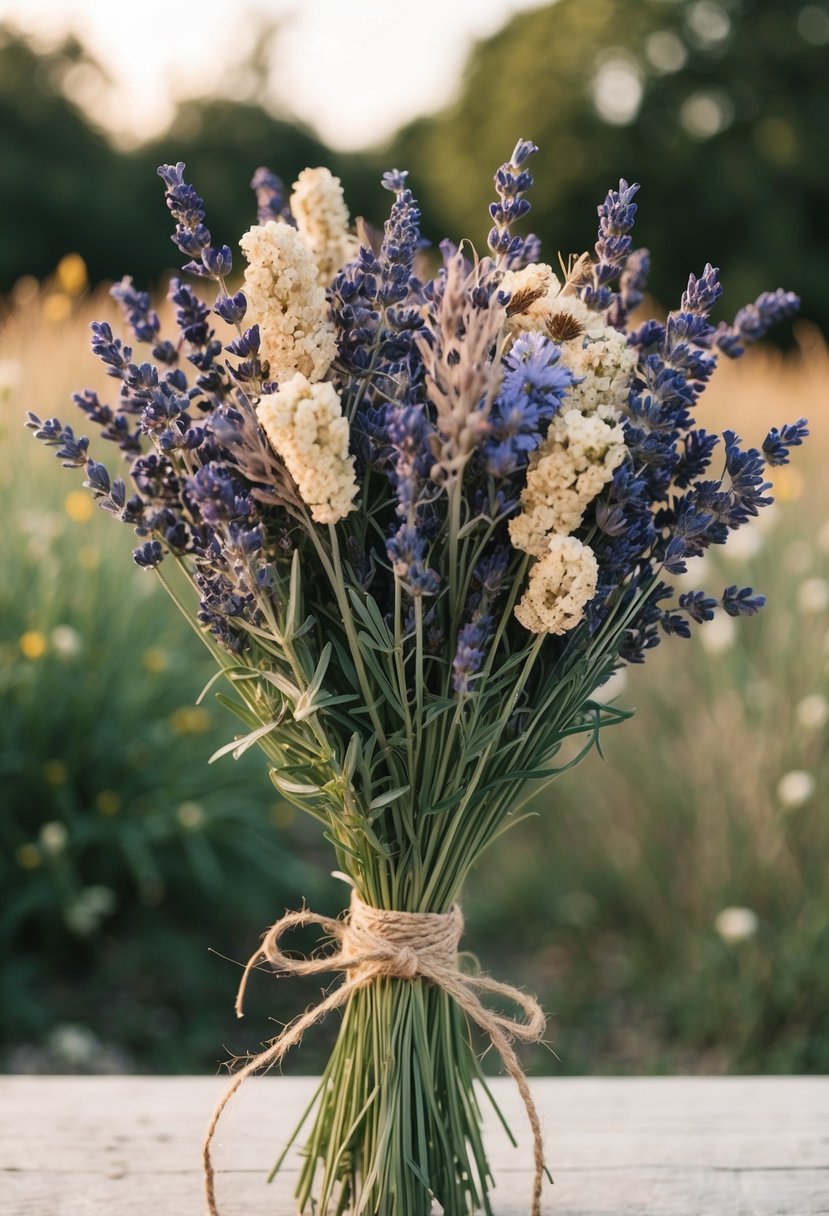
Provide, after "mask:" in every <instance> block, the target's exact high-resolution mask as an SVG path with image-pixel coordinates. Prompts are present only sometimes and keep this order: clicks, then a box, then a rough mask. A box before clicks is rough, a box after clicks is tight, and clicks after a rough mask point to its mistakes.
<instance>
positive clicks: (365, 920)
mask: <svg viewBox="0 0 829 1216" xmlns="http://www.w3.org/2000/svg"><path fill="white" fill-rule="evenodd" d="M304 925H318V926H319V927H320V928H321V929H323V930H324V931H325V933H326V934H329V935H330V936H331V937H332V938H334V939H335V940H336V941H338V942H339V949H338V950H336V951H335V952H334V953H331V954H327V955H324V956H322V957H320V958H291V957H289V956H288V955H286V954H283V953H282V950H281V949H280V945H279V943H280V940H281V938H282V937H283V936H284V934H285V933H287V932H289V930H291V929H298V928H300V927H302V926H304ZM462 932H463V915H462V914H461V910H460V908H459V906H458V905H457V904H454V905H453V907H452V909H451V910H450V911H449V912H393V911H389V910H388V909H380V908H371V907H369V905H368V904H365V903H363V901H362V900H361V899H360V898H359V896H358V895H357V894H356V892H354V893H353V894H352V898H351V907H350V910H349V913H348V915H347V917H346V918H345V919H337V920H334V919H332V918H331V917H328V916H318V915H317V914H316V913H315V912H310V911H303V912H288V913H286V915H285V916H283V917H282V918H281V920H278V921H277V922H276V924H275V925H273V926H272V927H271V928H270V929H269V930H268V932H267V933H266V934H265V936H264V938H263V940H262V945H261V946H260V947H259V949H258V950H257V951H256V953H255V954H254V955H253V956H252V957H251V958H250V959H249V960H248V963H247V966H246V967H245V970H244V972H243V974H242V980H241V983H240V984H239V991H238V993H237V995H236V1015H237V1017H242V1016H243V1005H244V999H245V990H246V988H247V983H248V978H249V976H250V973H251V971H253V970H254V968H255V967H257V966H258V965H259V963H260V962H268V963H270V964H271V966H272V967H273V968H274V969H275V970H276V971H278V972H282V973H283V974H287V975H316V974H319V973H320V972H323V971H343V972H345V974H346V978H345V980H344V981H343V983H342V984H340V986H339V987H338V988H335V989H334V991H333V992H331V993H329V994H328V996H326V997H324V998H323V999H322V1000H321V1001H320V1002H319V1004H318V1005H314V1006H312V1008H310V1009H308V1010H306V1012H305V1013H303V1014H301V1015H300V1016H299V1017H297V1018H295V1019H294V1021H293V1022H289V1023H288V1025H287V1026H286V1027H285V1029H284V1030H283V1031H282V1032H281V1034H278V1035H277V1036H276V1038H275V1039H272V1040H271V1041H270V1043H269V1044H268V1045H267V1047H265V1049H264V1051H262V1052H260V1053H259V1055H257V1056H254V1057H253V1059H251V1060H250V1061H249V1062H248V1063H247V1064H246V1065H245V1066H244V1068H242V1069H240V1070H239V1072H237V1073H236V1074H234V1077H233V1079H232V1081H231V1083H230V1085H229V1086H228V1087H227V1089H226V1090H225V1093H224V1095H223V1096H222V1098H221V1100H220V1102H219V1104H218V1106H217V1107H216V1109H215V1110H214V1112H213V1116H212V1118H211V1120H210V1123H209V1125H208V1128H207V1133H206V1135H205V1140H204V1146H203V1150H202V1151H203V1162H204V1182H205V1196H206V1199H207V1210H208V1212H209V1213H210V1216H219V1209H218V1207H217V1205H216V1191H215V1170H214V1167H213V1161H212V1157H211V1144H212V1141H213V1136H214V1134H215V1132H216V1128H217V1126H218V1123H219V1120H220V1118H221V1116H222V1112H223V1111H224V1109H225V1107H226V1106H227V1104H228V1102H229V1101H230V1099H231V1098H232V1097H233V1095H234V1094H235V1093H236V1091H237V1089H238V1088H239V1087H240V1085H241V1084H242V1082H243V1081H244V1080H245V1079H246V1078H247V1077H249V1076H250V1075H251V1074H252V1073H255V1072H258V1071H259V1070H260V1069H263V1068H265V1069H267V1068H271V1067H273V1065H274V1064H277V1063H279V1061H280V1060H281V1059H282V1057H283V1056H284V1055H285V1054H286V1052H287V1051H288V1050H289V1049H290V1048H291V1047H293V1046H294V1045H295V1044H297V1043H298V1042H299V1041H300V1039H301V1038H302V1036H303V1034H304V1033H305V1031H306V1030H308V1029H309V1028H310V1027H311V1026H313V1025H315V1024H316V1023H317V1022H320V1021H322V1019H323V1018H324V1017H325V1015H326V1014H327V1013H330V1012H331V1010H332V1009H337V1008H338V1007H339V1006H340V1005H344V1004H345V1002H346V1001H347V1000H348V998H349V997H350V996H351V994H352V992H355V991H356V990H357V989H358V988H361V987H363V986H364V985H366V984H368V983H370V982H371V981H372V980H375V979H380V978H384V977H386V976H389V977H393V978H395V979H416V978H418V977H422V978H423V979H425V980H429V981H430V982H431V983H433V984H436V985H437V986H438V987H439V988H442V989H443V991H444V992H446V993H448V994H449V996H451V997H452V998H453V1000H454V1001H455V1002H456V1003H457V1004H458V1005H459V1006H460V1008H461V1009H462V1010H463V1011H464V1013H466V1014H467V1015H468V1016H469V1017H470V1018H471V1019H472V1021H473V1022H475V1023H476V1024H477V1025H478V1026H479V1027H480V1028H481V1030H483V1031H484V1033H485V1034H486V1035H488V1037H489V1038H490V1040H491V1041H492V1045H493V1047H494V1048H495V1049H496V1051H497V1052H498V1054H499V1055H500V1057H501V1059H502V1061H503V1063H504V1067H505V1068H506V1070H507V1072H508V1073H509V1074H510V1076H511V1077H512V1078H513V1080H514V1081H515V1083H516V1085H517V1086H518V1090H519V1093H520V1094H521V1098H522V1100H523V1102H524V1106H525V1108H526V1111H527V1118H528V1119H529V1123H530V1127H531V1129H532V1134H533V1157H534V1162H535V1172H534V1177H533V1188H532V1197H531V1202H530V1213H531V1216H541V1186H542V1178H543V1174H544V1169H545V1166H544V1143H543V1140H542V1136H541V1123H540V1120H539V1117H538V1110H537V1109H536V1105H535V1103H534V1101H533V1099H532V1095H531V1094H530V1087H529V1085H528V1083H527V1078H526V1075H525V1073H524V1070H523V1069H522V1067H521V1064H520V1063H519V1060H518V1056H517V1055H516V1053H515V1050H514V1048H513V1046H512V1041H513V1039H520V1040H521V1041H522V1042H523V1043H537V1042H538V1041H539V1040H540V1039H541V1037H542V1035H543V1034H544V1029H545V1025H546V1022H545V1018H544V1014H543V1012H542V1010H541V1007H540V1005H539V1004H538V1001H537V1000H536V999H535V997H533V996H530V995H528V994H527V993H525V992H521V991H520V990H519V989H518V988H513V987H512V985H511V984H502V983H500V982H499V981H498V980H493V979H490V978H489V977H488V976H482V975H466V974H464V973H463V972H461V971H459V970H458V943H459V942H460V939H461V934H462ZM477 992H489V993H493V994H494V995H496V996H502V997H506V998H507V999H508V1000H510V1001H512V1002H514V1003H515V1004H516V1005H518V1006H519V1007H520V1008H521V1009H522V1010H523V1011H524V1013H525V1015H526V1020H525V1021H521V1020H515V1019H512V1018H508V1017H504V1016H502V1015H501V1014H499V1013H494V1012H493V1011H492V1010H491V1009H488V1008H487V1007H486V1006H485V1005H484V1004H482V1002H481V1001H480V999H479V998H478V996H477Z"/></svg>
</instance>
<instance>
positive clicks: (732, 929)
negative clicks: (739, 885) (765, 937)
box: [714, 908, 760, 945]
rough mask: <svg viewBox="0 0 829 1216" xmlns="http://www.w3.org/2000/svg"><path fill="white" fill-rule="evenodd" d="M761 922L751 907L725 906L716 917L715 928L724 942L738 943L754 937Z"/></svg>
mask: <svg viewBox="0 0 829 1216" xmlns="http://www.w3.org/2000/svg"><path fill="white" fill-rule="evenodd" d="M759 923H760V922H759V920H758V919H757V913H756V912H753V911H752V910H751V908H723V910H722V911H721V912H718V913H717V915H716V917H715V919H714V928H715V929H716V931H717V933H719V935H720V937H721V938H722V939H723V941H724V942H728V944H729V945H736V944H737V942H744V941H747V940H748V938H750V937H754V934H755V933H756V932H757V928H758V926H759Z"/></svg>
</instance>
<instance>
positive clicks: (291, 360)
mask: <svg viewBox="0 0 829 1216" xmlns="http://www.w3.org/2000/svg"><path fill="white" fill-rule="evenodd" d="M239 244H240V245H241V247H242V251H243V253H244V255H245V257H246V258H247V260H248V265H247V266H246V268H245V285H244V293H245V298H246V300H247V303H248V308H247V319H248V320H249V322H250V323H251V324H256V325H258V326H259V333H260V338H261V346H260V352H261V355H262V358H263V359H267V361H268V364H269V368H270V372H269V374H270V377H271V379H272V380H281V379H283V378H286V377H289V376H293V375H294V373H295V372H300V373H301V374H302V375H303V376H305V377H307V379H308V380H310V381H312V382H313V381H317V380H321V379H322V377H323V376H324V375H325V373H326V372H327V371H328V369H329V367H330V366H331V364H332V363H333V361H334V359H335V357H336V354H337V343H336V339H335V336H334V323H333V321H332V320H331V317H330V315H329V311H328V305H327V303H326V299H325V289H324V288H323V286H322V285H321V283H320V282H319V275H318V272H317V266H316V262H315V261H314V257H313V254H312V253H311V250H310V249H309V248H308V246H307V245H306V244H305V242H304V241H303V239H302V237H301V236H300V235H299V233H298V232H297V230H296V228H292V227H291V225H290V224H283V223H280V222H278V221H277V220H269V221H268V223H267V224H261V225H255V226H254V227H253V228H251V229H250V230H249V231H248V232H246V233H245V235H244V236H243V237H242V239H241V241H240V242H239Z"/></svg>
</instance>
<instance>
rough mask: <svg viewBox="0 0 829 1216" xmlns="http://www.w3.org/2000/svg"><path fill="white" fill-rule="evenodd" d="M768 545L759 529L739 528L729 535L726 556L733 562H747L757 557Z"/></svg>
mask: <svg viewBox="0 0 829 1216" xmlns="http://www.w3.org/2000/svg"><path fill="white" fill-rule="evenodd" d="M765 543H766V538H765V537H764V535H763V533H762V532H761V531H760V529H759V528H756V527H751V528H737V529H735V530H734V531H733V532H730V533H729V534H728V540H727V541H726V545H725V556H726V557H728V558H730V559H731V560H732V561H738V562H746V561H750V560H751V559H752V558H753V557H756V556H757V554H758V553H759V552H760V550H761V549H762V548H763V546H764V545H765Z"/></svg>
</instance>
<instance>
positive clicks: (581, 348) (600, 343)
mask: <svg viewBox="0 0 829 1216" xmlns="http://www.w3.org/2000/svg"><path fill="white" fill-rule="evenodd" d="M578 303H579V304H581V300H579V301H578ZM596 315H597V314H596V313H593V314H592V316H594V317H595V316H596ZM636 358H637V356H636V351H635V350H634V349H633V347H631V346H628V344H627V340H626V339H625V336H624V334H620V333H619V331H618V330H617V329H613V327H612V326H610V325H606V326H603V332H602V333H601V334H600V335H598V336H596V337H590V336H589V335H588V334H585V336H584V338H583V339H581V340H579V339H574V340H573V341H570V342H562V344H561V363H562V365H563V366H564V367H568V368H569V369H570V371H571V372H573V373H574V375H576V376H578V377H579V383H578V384H574V385H573V387H572V388H571V389H570V391H569V392H568V394H567V401H568V404H570V405H572V406H573V407H574V408H575V409H577V410H580V411H581V412H582V413H583V414H598V416H599V417H600V418H606V419H612V420H614V421H615V420H616V419H617V418H619V417H620V416H621V414H622V411H623V410H624V408H625V406H626V405H627V402H628V396H629V395H630V385H631V381H632V379H633V373H634V370H635V368H636Z"/></svg>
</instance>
